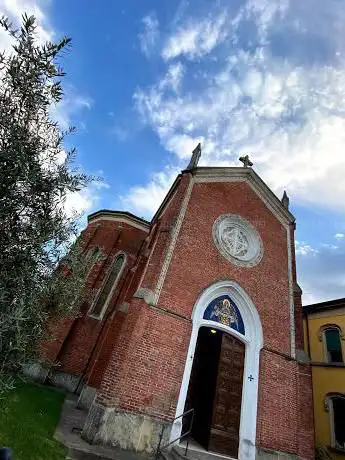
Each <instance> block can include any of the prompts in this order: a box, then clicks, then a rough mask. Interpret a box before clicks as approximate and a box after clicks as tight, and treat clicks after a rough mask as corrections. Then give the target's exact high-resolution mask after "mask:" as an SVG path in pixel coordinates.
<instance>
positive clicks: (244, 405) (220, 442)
mask: <svg viewBox="0 0 345 460" xmlns="http://www.w3.org/2000/svg"><path fill="white" fill-rule="evenodd" d="M192 321H193V329H192V334H191V339H190V344H189V349H188V355H187V360H186V365H185V370H184V375H183V380H182V384H181V389H180V394H179V400H178V404H177V410H176V416H178V415H181V414H182V413H183V412H184V410H185V408H187V407H189V405H190V404H191V402H192V403H193V404H197V406H198V404H199V403H198V398H199V400H200V405H199V407H198V410H197V411H196V414H195V415H196V419H195V420H196V422H195V423H196V426H195V427H194V428H193V436H196V437H197V438H198V440H197V442H199V443H200V440H201V442H202V443H203V444H201V445H204V447H205V448H206V449H208V450H210V451H213V452H216V453H219V454H222V455H228V456H231V457H233V458H240V459H241V460H254V459H255V454H256V448H255V438H256V415H257V398H258V379H259V359H260V350H261V348H262V346H263V335H262V327H261V322H260V318H259V315H258V313H257V310H256V308H255V306H254V304H253V302H252V301H251V299H250V298H249V296H248V295H247V294H246V292H245V291H244V290H243V289H242V288H241V287H240V286H239V285H238V284H237V283H236V282H234V281H230V280H229V281H219V282H217V283H214V284H213V285H211V286H210V287H208V288H207V289H205V290H204V291H203V293H202V294H201V296H200V298H199V299H198V301H197V302H196V304H195V306H194V309H193V313H192ZM211 330H213V331H215V333H212V332H211ZM211 334H212V335H213V336H215V337H217V338H214V339H212V338H210V336H211ZM207 335H208V336H209V338H205V337H206V336H207ZM212 340H213V342H212ZM208 341H209V342H208ZM211 343H213V346H212V345H210V344H211ZM207 344H208V345H207ZM211 348H214V351H212V352H211V351H210V352H209V354H210V356H208V357H206V355H205V350H206V349H209V350H210V349H211ZM198 361H201V362H202V361H204V362H209V369H211V368H212V373H211V371H210V378H209V380H210V381H209V382H208V383H207V382H206V381H205V382H204V383H203V384H200V382H202V378H200V373H201V376H202V372H206V371H203V370H202V365H201V364H200V366H201V367H200V369H199V371H198V370H197V369H198V366H199V364H198ZM194 362H195V363H196V364H195V366H194ZM211 362H213V364H210V363H211ZM193 368H194V369H196V370H194V369H193ZM198 374H199V375H198ZM205 375H206V374H205ZM212 375H213V377H212ZM193 381H194V383H193ZM197 382H198V383H197ZM193 386H194V387H195V386H197V387H199V389H198V390H193ZM203 386H204V388H203ZM212 388H213V390H212ZM194 391H196V393H194V396H193V392H194ZM198 391H199V393H201V394H204V396H205V395H206V394H207V398H204V399H203V401H204V406H205V407H202V403H201V399H202V397H201V395H200V394H199V395H198ZM212 391H213V394H212ZM230 393H231V394H232V398H230V397H228V396H229V394H230ZM197 412H198V413H197ZM181 431H182V423H181V421H180V420H178V421H177V422H175V423H174V425H173V428H172V432H171V439H172V440H173V439H175V438H176V437H178V436H179V435H180V433H181Z"/></svg>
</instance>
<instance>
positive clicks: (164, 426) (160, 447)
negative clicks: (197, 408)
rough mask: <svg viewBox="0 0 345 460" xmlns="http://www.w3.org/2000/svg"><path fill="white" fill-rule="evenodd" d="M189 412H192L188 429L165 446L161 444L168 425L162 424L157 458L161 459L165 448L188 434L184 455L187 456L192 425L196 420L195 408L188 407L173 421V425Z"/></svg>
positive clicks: (156, 459)
mask: <svg viewBox="0 0 345 460" xmlns="http://www.w3.org/2000/svg"><path fill="white" fill-rule="evenodd" d="M188 414H192V417H191V420H190V423H189V428H188V430H187V431H186V432H185V433H183V434H181V435H180V436H179V437H178V438H176V439H173V440H172V441H170V442H168V444H165V445H164V446H163V447H162V446H161V444H162V439H163V435H164V430H165V428H166V425H163V426H162V429H161V432H160V435H159V442H158V446H157V450H156V455H155V460H158V459H159V456H160V454H161V453H162V450H163V449H166V448H167V447H170V446H171V445H172V444H174V443H175V442H176V441H179V440H181V439H183V438H185V437H186V436H187V443H186V449H185V453H184V455H185V457H186V456H187V451H188V447H189V435H190V434H191V432H192V427H193V422H194V409H188V410H187V411H186V412H183V414H181V415H179V416H178V417H176V418H174V420H173V421H172V425H173V424H174V423H175V422H176V420H178V419H179V418H183V417H185V416H186V415H188Z"/></svg>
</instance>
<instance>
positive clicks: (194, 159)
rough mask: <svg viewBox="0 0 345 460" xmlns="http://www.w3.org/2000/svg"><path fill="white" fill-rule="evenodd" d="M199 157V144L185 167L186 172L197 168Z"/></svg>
mask: <svg viewBox="0 0 345 460" xmlns="http://www.w3.org/2000/svg"><path fill="white" fill-rule="evenodd" d="M200 157H201V144H200V142H199V144H198V145H197V146H196V147H195V149H194V150H193V154H192V158H191V159H190V162H189V165H188V166H187V171H188V170H191V169H194V168H196V167H197V166H198V163H199V160H200Z"/></svg>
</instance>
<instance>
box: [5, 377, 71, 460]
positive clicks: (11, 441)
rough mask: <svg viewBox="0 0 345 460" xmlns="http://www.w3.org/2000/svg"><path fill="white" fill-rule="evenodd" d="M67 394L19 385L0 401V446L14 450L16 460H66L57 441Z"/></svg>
mask: <svg viewBox="0 0 345 460" xmlns="http://www.w3.org/2000/svg"><path fill="white" fill-rule="evenodd" d="M64 397H65V395H64V393H63V392H61V391H58V390H54V389H51V388H47V387H44V386H39V385H34V384H32V383H25V382H21V381H20V382H18V383H17V386H16V388H15V389H14V390H12V391H10V392H8V393H7V394H6V395H5V396H4V398H3V399H1V400H0V446H7V447H11V448H12V450H13V453H14V460H62V459H64V458H65V457H66V450H65V448H64V447H63V446H62V445H61V444H60V443H58V442H57V441H55V440H54V439H53V435H54V431H55V428H56V426H57V424H58V421H59V417H60V411H61V407H62V404H63V401H64Z"/></svg>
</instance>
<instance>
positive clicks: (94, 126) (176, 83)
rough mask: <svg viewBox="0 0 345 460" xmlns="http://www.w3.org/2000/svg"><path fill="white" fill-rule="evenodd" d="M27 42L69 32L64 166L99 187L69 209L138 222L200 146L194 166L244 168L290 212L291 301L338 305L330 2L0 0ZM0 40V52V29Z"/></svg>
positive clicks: (342, 62)
mask: <svg viewBox="0 0 345 460" xmlns="http://www.w3.org/2000/svg"><path fill="white" fill-rule="evenodd" d="M0 11H1V12H2V13H4V14H6V15H7V16H9V17H10V18H12V19H13V20H15V21H17V20H18V18H19V17H20V14H21V13H22V12H24V11H27V12H29V13H34V14H35V15H36V16H37V18H38V20H39V23H40V29H39V37H40V39H41V40H42V41H43V40H44V39H46V38H52V39H56V38H58V37H61V36H62V35H65V34H66V35H69V36H71V37H72V40H73V42H72V49H71V51H70V52H69V53H68V54H67V55H65V56H64V58H63V62H62V64H63V66H64V68H65V70H66V72H67V77H66V79H65V82H64V87H65V93H66V96H65V100H64V102H63V104H61V105H60V106H59V107H57V108H56V109H55V110H54V116H55V117H56V118H57V119H58V120H59V122H60V123H61V125H62V126H64V127H66V126H68V125H70V124H74V125H76V127H77V128H78V131H77V134H75V135H74V136H73V137H72V138H71V139H70V140H69V142H70V143H71V144H73V145H75V146H76V147H77V148H78V158H77V163H78V164H79V165H80V166H81V167H82V168H83V169H84V170H85V171H87V172H89V173H92V174H96V175H98V176H101V177H102V181H100V182H98V183H97V184H95V185H94V186H92V187H91V188H90V189H89V190H87V191H85V192H84V193H83V194H78V195H76V196H74V197H71V200H70V201H71V202H70V203H69V205H70V206H71V207H75V208H77V209H82V208H84V209H86V211H87V212H88V213H89V212H92V211H94V210H96V209H99V208H110V209H126V210H129V211H132V212H134V213H136V214H138V215H139V216H143V217H146V218H150V216H152V214H153V213H154V211H155V209H156V208H157V207H158V205H159V203H160V201H161V199H162V198H163V197H164V195H165V193H166V191H167V189H168V187H169V186H170V184H171V182H172V180H173V179H174V177H175V175H176V174H177V173H178V172H179V171H180V170H181V169H182V168H183V167H184V166H185V165H186V164H187V162H188V159H189V156H190V154H191V151H192V149H193V148H194V146H195V145H196V144H197V143H198V142H199V141H201V142H202V146H203V155H202V159H201V164H202V165H223V166H227V165H229V166H231V165H239V163H238V161H237V159H238V157H239V155H240V154H243V153H249V154H250V156H251V158H252V160H253V161H254V168H255V170H256V171H257V172H258V173H259V174H260V175H261V177H262V178H263V179H264V180H265V181H266V182H267V184H268V185H269V186H270V187H271V188H272V189H273V190H274V192H275V193H276V194H277V195H278V196H281V194H282V192H283V190H284V189H286V190H287V191H288V194H289V196H290V199H291V201H290V202H291V208H292V211H293V212H294V214H295V215H296V218H297V235H296V236H297V244H296V248H297V255H298V274H299V280H300V284H301V286H302V288H303V290H304V302H305V303H309V302H312V301H319V300H320V301H321V300H326V299H330V298H333V297H345V54H344V53H345V52H344V43H345V40H344V39H345V2H344V1H343V0H327V2H325V1H324V0H303V1H300V0H298V1H297V0H280V1H278V0H232V1H231V2H229V1H223V0H218V1H212V2H210V1H206V0H190V1H186V0H176V1H173V0H171V1H162V0H160V1H159V0H147V1H145V2H143V1H139V0H127V1H125V2H124V1H120V0H117V1H112V2H110V1H104V0H99V1H98V2H81V1H74V2H71V1H67V0H59V1H57V0H56V1H53V0H52V1H44V0H17V1H15V0H0ZM0 46H1V47H6V46H8V42H7V41H6V38H5V37H4V36H3V35H1V34H0Z"/></svg>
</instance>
